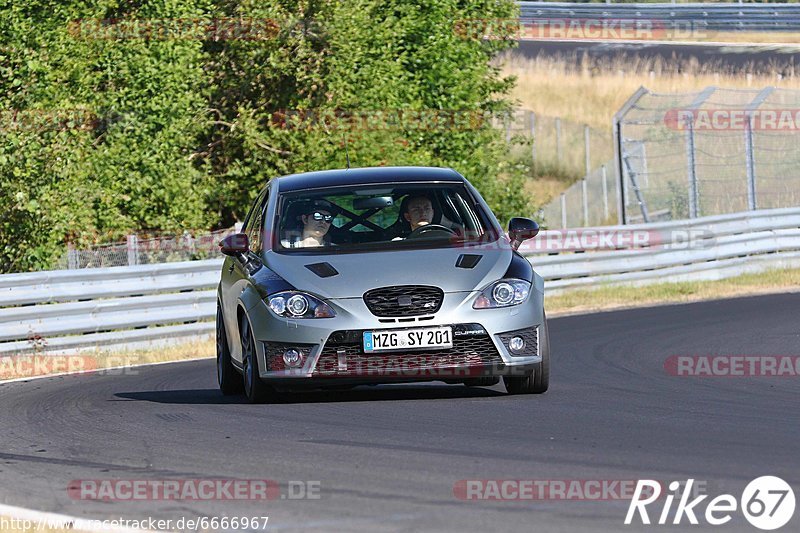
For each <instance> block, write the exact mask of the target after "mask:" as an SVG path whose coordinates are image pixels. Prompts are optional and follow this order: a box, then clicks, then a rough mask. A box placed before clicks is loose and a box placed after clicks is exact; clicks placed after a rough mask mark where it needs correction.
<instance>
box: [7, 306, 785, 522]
mask: <svg viewBox="0 0 800 533" xmlns="http://www.w3.org/2000/svg"><path fill="white" fill-rule="evenodd" d="M798 310H800V294H786V295H772V296H761V297H752V298H741V299H732V300H721V301H715V302H705V303H696V304H689V305H677V306H666V307H655V308H647V309H637V310H627V311H619V312H609V313H600V314H594V315H585V316H572V317H564V318H559V319H552V320H551V324H550V331H551V337H552V349H553V355H554V358H553V372H552V376H551V389H550V391H549V392H548V393H547V394H545V395H543V396H507V395H506V394H505V393H504V389H503V386H502V385H498V386H496V387H493V388H491V389H481V388H479V389H469V388H466V387H463V386H459V385H452V386H448V385H443V384H438V383H434V384H427V385H389V386H381V387H361V388H357V389H355V390H353V391H348V392H340V391H333V392H310V393H305V394H297V395H292V396H290V397H287V399H286V401H285V402H283V403H279V404H272V405H255V406H254V405H248V404H245V403H244V402H243V400H241V399H233V400H230V399H226V398H223V397H222V396H221V395H220V394H219V393H218V392H217V389H216V382H215V374H214V372H215V368H214V362H213V361H211V360H208V361H200V362H190V363H182V364H171V365H164V366H155V367H148V368H141V369H137V370H136V371H135V372H134V373H133V374H127V375H116V376H114V375H105V376H100V375H95V376H68V377H59V378H49V379H43V380H36V381H31V382H21V383H9V384H5V385H0V428H2V447H1V448H0V503H5V504H9V505H16V506H22V507H26V508H32V509H38V510H44V511H51V512H58V513H63V514H68V515H73V516H81V517H92V518H115V517H119V516H123V517H129V518H134V519H141V518H144V517H148V516H153V517H162V518H180V517H195V516H269V517H270V520H269V525H270V528H271V529H275V530H280V531H294V530H298V531H300V530H303V531H308V530H319V531H352V530H363V531H442V530H448V531H460V532H463V531H542V532H548V533H549V532H559V531H563V532H584V531H586V532H589V531H659V530H668V531H676V530H678V531H685V530H692V531H707V530H714V531H720V532H728V531H751V532H752V531H757V530H756V529H755V528H753V527H752V526H750V525H749V524H748V523H747V522H746V521H745V519H744V518H743V516H742V514H741V513H739V512H737V513H735V514H734V518H733V520H732V522H730V523H728V524H726V525H724V526H717V527H711V526H708V525H700V526H694V527H691V526H689V525H688V524H687V523H686V521H685V519H684V522H683V526H682V527H675V526H642V525H638V526H627V527H626V526H624V525H623V520H624V517H625V514H626V512H627V508H628V501H627V500H609V501H578V500H554V501H464V500H461V499H458V498H456V497H455V496H454V492H453V488H454V484H456V483H457V482H458V481H459V480H470V479H492V480H500V479H528V480H531V479H536V480H636V479H643V478H652V479H658V480H664V481H672V480H681V481H683V480H686V479H687V478H694V479H697V480H702V481H704V482H705V483H706V489H707V490H706V491H707V492H708V493H709V494H710V495H711V497H714V496H716V495H719V494H723V493H728V494H733V495H734V497H736V498H737V499H738V498H739V496H740V495H741V493H742V490H743V489H744V487H745V485H747V483H748V482H749V481H750V480H752V479H754V478H756V477H759V476H763V475H776V476H780V477H782V478H783V479H785V480H786V481H788V482H789V483H790V484H792V485H793V487H794V490H795V493H796V494H798V495H800V491H799V490H798V489H800V460H798V450H800V411H799V410H798V405H799V403H798V398H800V394H798V384H799V383H800V378H798V377H759V378H720V377H717V378H698V377H676V376H673V375H669V374H668V373H667V372H666V371H665V369H664V362H665V360H666V358H667V357H669V356H671V355H676V354H679V355H709V354H710V355H800V328H798ZM184 478H203V479H210V478H223V479H224V478H240V479H271V480H275V481H277V482H279V483H280V484H281V486H282V490H283V491H284V495H285V493H286V490H284V489H283V485H285V484H286V483H287V482H288V481H292V480H293V481H319V483H320V498H319V499H313V500H311V499H301V500H290V499H275V500H271V501H259V502H252V501H230V500H217V501H211V502H193V501H137V502H114V503H110V502H101V501H82V500H79V499H71V498H70V497H69V496H68V493H67V486H68V484H69V483H70V481H71V480H80V479H184ZM709 499H710V498H709ZM676 501H677V498H676ZM707 501H708V500H706V502H707ZM655 505H656V504H654V506H653V507H652V508H650V509H652V510H651V518H652V519H653V520H657V518H658V515H659V514H660V512H661V505H660V504H659V505H658V507H655ZM704 508H705V504H702V505H701V506H700V510H701V512H702V510H703V509H704ZM673 509H674V505H673ZM799 515H800V512H795V516H794V518H793V519H792V521H791V522H790V523H789V524H787V525H786V526H785V527H784V528H783V530H782V531H797V530H798V529H800V527H798V526H800V516H799ZM671 518H672V515H670V520H671ZM637 523H638V522H637ZM701 524H702V522H701Z"/></svg>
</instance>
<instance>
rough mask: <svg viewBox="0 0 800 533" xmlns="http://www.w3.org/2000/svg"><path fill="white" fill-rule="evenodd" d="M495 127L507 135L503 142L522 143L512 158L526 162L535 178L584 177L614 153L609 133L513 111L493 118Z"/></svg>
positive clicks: (561, 120)
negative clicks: (532, 170) (530, 163)
mask: <svg viewBox="0 0 800 533" xmlns="http://www.w3.org/2000/svg"><path fill="white" fill-rule="evenodd" d="M494 125H495V127H497V128H502V129H504V130H505V133H506V140H507V141H508V142H509V143H513V141H514V140H515V139H521V140H523V141H525V145H524V147H523V146H520V145H519V144H517V145H515V146H512V155H513V156H517V157H524V158H526V159H529V160H530V161H531V162H532V164H533V167H534V172H535V173H536V174H537V175H542V174H553V175H560V176H563V175H568V176H584V175H586V174H587V173H588V171H589V170H590V169H593V168H599V166H600V165H601V164H603V163H605V162H606V161H608V160H609V159H610V158H611V157H612V155H613V153H614V143H613V138H612V137H611V132H610V131H609V132H604V131H598V130H595V129H593V128H590V127H589V126H586V125H584V124H579V123H577V122H572V121H569V120H565V119H562V118H561V117H552V116H547V115H541V114H537V113H534V112H533V111H530V110H527V109H516V110H514V111H512V112H510V113H508V114H506V115H501V116H497V117H495V118H494Z"/></svg>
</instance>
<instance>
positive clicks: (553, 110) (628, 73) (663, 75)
mask: <svg viewBox="0 0 800 533" xmlns="http://www.w3.org/2000/svg"><path fill="white" fill-rule="evenodd" d="M499 62H500V64H501V66H502V72H503V74H504V75H513V76H516V78H517V84H516V86H515V88H514V90H513V92H512V95H511V96H512V100H515V101H516V102H517V104H518V105H519V106H521V107H523V108H526V109H531V110H533V111H534V112H536V113H537V114H540V115H546V116H560V117H562V118H564V119H567V120H571V121H574V122H577V123H581V124H588V125H589V126H592V127H593V128H596V129H599V130H603V131H610V129H611V120H612V117H613V116H614V113H616V112H617V111H618V110H619V109H620V108H621V107H622V105H623V104H624V103H625V101H626V100H627V99H628V98H629V97H630V96H631V95H632V94H633V93H634V92H635V91H636V90H637V89H638V88H639V87H641V86H645V87H647V88H648V89H650V90H652V91H655V92H659V93H674V92H679V93H686V92H695V91H699V90H702V89H704V88H706V87H708V86H711V85H715V86H717V87H725V88H749V89H755V88H762V87H766V86H776V87H782V88H788V89H800V72H799V73H798V74H799V75H798V76H795V75H794V74H793V73H792V72H789V73H780V72H775V73H773V74H761V75H757V74H744V73H725V72H719V71H718V69H717V71H715V68H714V66H713V65H711V66H704V67H700V66H698V65H697V64H691V63H689V64H680V65H679V64H677V63H675V62H672V63H670V62H665V61H661V60H643V59H640V58H637V57H628V58H624V59H617V60H613V61H608V62H604V63H596V62H590V61H589V60H583V59H581V58H574V57H572V58H554V59H553V58H543V57H540V58H537V59H526V58H521V57H519V56H517V55H513V54H512V55H506V56H503V58H501V59H500V60H499Z"/></svg>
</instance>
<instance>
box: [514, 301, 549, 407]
mask: <svg viewBox="0 0 800 533" xmlns="http://www.w3.org/2000/svg"><path fill="white" fill-rule="evenodd" d="M542 331H543V332H544V335H542V338H541V349H542V362H541V363H537V364H536V367H535V368H534V369H533V371H531V372H530V373H528V374H527V375H525V376H519V377H516V376H503V382H504V383H505V384H506V391H508V393H509V394H542V393H544V392H547V389H548V387H549V386H550V331H549V330H548V328H547V315H545V316H544V328H542Z"/></svg>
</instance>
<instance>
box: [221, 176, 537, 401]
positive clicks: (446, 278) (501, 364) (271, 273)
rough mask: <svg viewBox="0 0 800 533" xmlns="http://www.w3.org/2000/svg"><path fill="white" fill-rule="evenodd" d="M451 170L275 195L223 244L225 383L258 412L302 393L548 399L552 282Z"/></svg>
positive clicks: (319, 181) (523, 226)
mask: <svg viewBox="0 0 800 533" xmlns="http://www.w3.org/2000/svg"><path fill="white" fill-rule="evenodd" d="M538 230H539V227H538V225H537V224H536V222H534V221H532V220H530V219H526V218H512V219H511V221H510V223H509V228H508V235H507V236H506V234H505V233H504V232H503V229H502V227H501V226H500V224H499V223H498V221H497V219H496V218H495V216H494V214H493V213H492V212H491V210H490V209H489V207H488V206H487V204H486V202H485V201H484V200H483V198H481V196H480V194H479V193H478V191H477V190H476V189H475V188H474V187H473V186H472V185H471V184H470V183H469V182H468V181H467V180H466V179H465V178H464V177H463V176H461V175H460V174H459V173H458V172H455V171H454V170H452V169H444V168H428V167H379V168H358V169H346V170H329V171H322V172H310V173H305V174H295V175H291V176H284V177H280V178H276V179H272V180H271V181H270V182H269V184H268V185H267V186H266V187H265V188H264V189H263V190H262V191H261V192H260V193H259V195H258V197H257V199H256V201H255V203H254V204H253V206H252V208H251V209H250V212H249V214H248V215H247V218H246V219H245V221H244V226H243V229H242V233H239V234H236V235H231V236H229V237H227V238H225V239H224V240H223V241H222V242H221V243H220V247H221V251H222V253H223V254H225V255H226V256H227V257H226V258H225V262H224V264H223V267H222V276H221V280H220V284H219V288H218V291H217V294H218V302H217V373H218V379H219V386H220V389H221V390H222V392H223V393H224V394H239V393H241V392H242V391H244V393H245V394H246V396H247V398H248V399H249V400H250V401H251V402H261V401H265V400H268V399H271V398H275V397H276V395H279V394H280V393H281V392H282V391H285V390H287V389H296V388H303V387H311V388H324V387H336V388H346V387H351V386H356V385H360V384H376V383H397V382H411V381H432V380H440V381H444V382H446V383H454V384H455V383H463V384H466V385H468V386H490V385H494V384H496V383H498V382H499V380H500V377H502V378H503V380H504V382H505V386H506V389H507V390H508V392H509V393H512V394H514V393H542V392H545V391H546V390H547V387H548V381H549V367H550V345H549V342H548V332H547V322H546V318H545V312H544V282H543V280H542V278H541V277H540V276H539V275H538V274H536V272H534V270H533V268H532V267H531V265H530V263H529V262H528V261H527V260H525V258H523V257H522V256H521V255H520V254H519V253H517V251H516V250H517V248H518V247H519V245H520V244H521V243H522V241H524V240H525V239H530V238H533V237H535V236H536V234H537V233H538Z"/></svg>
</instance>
